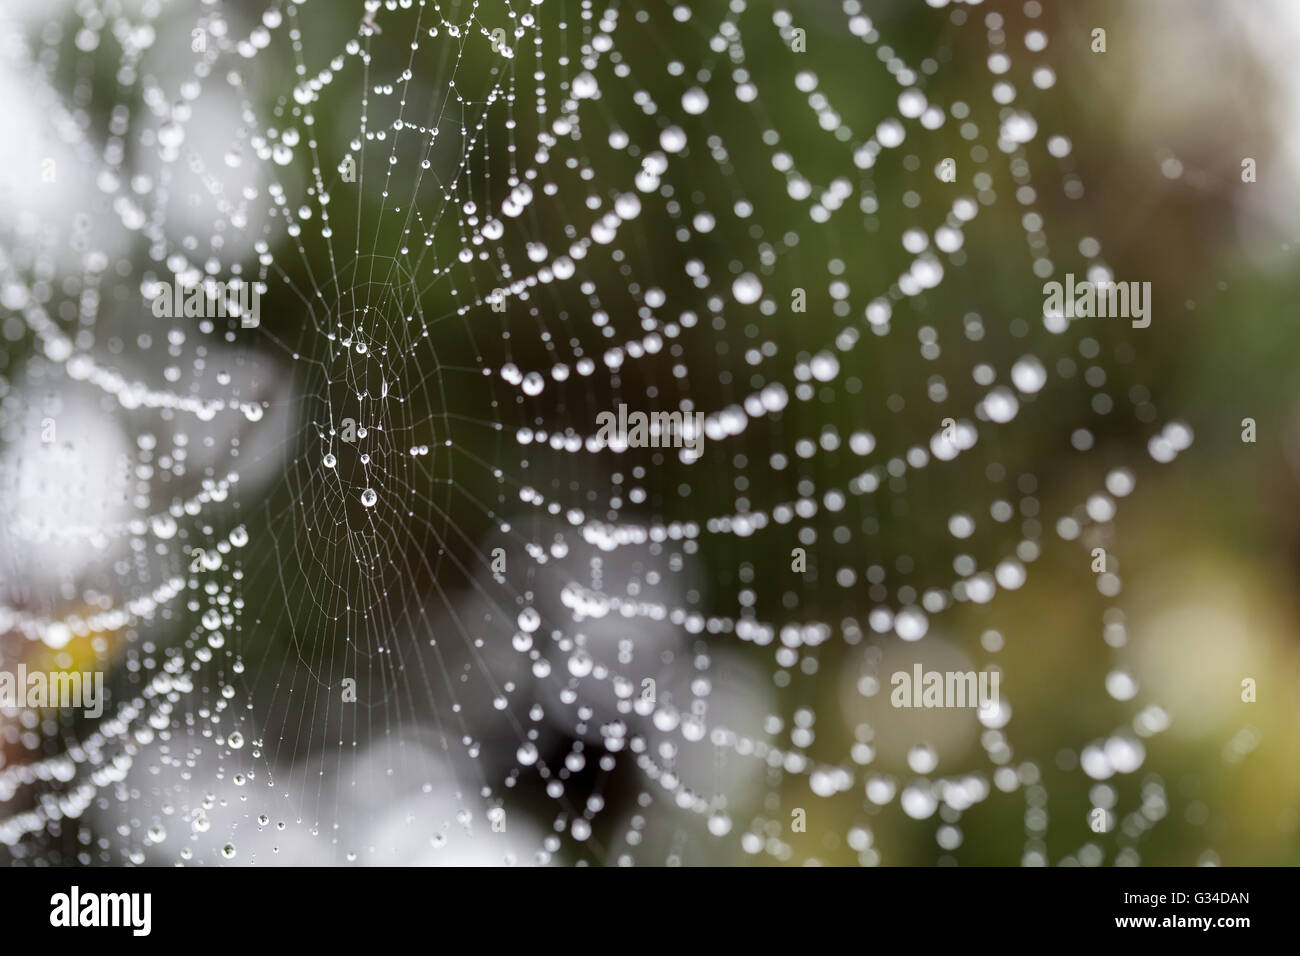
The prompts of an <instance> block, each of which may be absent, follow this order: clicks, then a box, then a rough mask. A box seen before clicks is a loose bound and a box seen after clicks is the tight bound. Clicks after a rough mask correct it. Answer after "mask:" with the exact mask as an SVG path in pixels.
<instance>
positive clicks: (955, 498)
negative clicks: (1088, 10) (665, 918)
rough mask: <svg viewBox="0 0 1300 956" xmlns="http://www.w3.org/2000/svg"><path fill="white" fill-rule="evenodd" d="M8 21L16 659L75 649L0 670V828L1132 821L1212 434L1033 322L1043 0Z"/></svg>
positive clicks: (173, 846)
mask: <svg viewBox="0 0 1300 956" xmlns="http://www.w3.org/2000/svg"><path fill="white" fill-rule="evenodd" d="M345 7H346V8H347V9H346V12H345V11H344V10H343V9H342V8H345ZM259 8H260V9H259ZM6 16H7V17H8V21H7V22H6V23H5V27H4V32H5V56H6V67H5V68H6V70H7V72H8V75H7V77H6V80H5V82H6V83H8V84H9V85H10V86H11V87H12V89H11V90H10V94H11V95H10V97H8V98H9V99H12V100H14V101H21V104H22V105H21V106H19V107H16V108H15V109H16V110H17V111H18V112H19V114H20V117H21V118H20V120H19V121H21V122H28V123H30V125H31V127H32V128H33V129H36V130H39V131H40V133H41V136H42V137H43V138H41V139H39V140H32V141H24V142H23V143H10V144H8V145H7V146H6V147H5V148H6V149H7V150H9V151H10V152H11V154H12V155H11V156H10V157H9V159H10V160H11V161H8V162H6V167H7V169H6V173H5V176H6V187H5V193H4V195H3V196H0V200H2V201H3V203H4V206H5V215H4V216H3V217H2V219H0V222H2V223H3V224H2V225H0V307H2V308H3V317H2V321H3V329H2V330H0V331H2V332H3V335H4V339H5V348H6V350H7V353H8V356H9V360H8V364H7V365H6V367H4V368H3V369H0V374H2V377H0V396H2V400H0V429H2V432H3V452H2V454H3V459H2V460H0V482H2V487H0V501H2V504H0V511H2V512H3V514H2V516H0V551H2V553H3V571H2V572H0V573H2V574H3V583H2V588H3V593H2V595H0V597H2V600H3V606H2V607H0V634H3V639H2V642H0V653H2V655H3V660H4V662H5V665H6V666H8V667H10V668H12V667H13V666H16V664H17V662H19V661H23V662H26V664H27V666H28V667H29V668H36V667H45V668H47V669H63V670H86V671H93V670H100V671H103V672H104V673H105V675H106V688H107V700H106V704H105V707H104V712H103V714H102V715H100V716H98V717H89V716H87V715H85V714H83V713H81V712H78V711H68V710H63V711H57V710H50V709H47V710H43V711H42V710H32V709H14V708H9V709H6V710H4V711H3V712H2V716H0V734H2V735H3V736H2V746H3V750H2V752H0V753H2V760H3V762H2V764H0V847H2V851H0V852H3V854H4V856H5V857H7V858H8V860H9V861H10V862H15V863H19V864H32V863H37V862H43V863H55V864H58V863H72V862H82V863H108V864H123V863H137V864H139V863H151V864H168V863H176V862H182V863H190V864H195V865H199V864H202V865H215V864H222V863H233V864H241V863H242V864H250V863H251V864H256V865H272V864H276V863H352V862H355V863H358V864H393V863H421V864H425V863H432V864H436V863H465V862H473V863H489V864H500V863H508V862H510V863H524V864H531V863H568V864H571V863H577V862H582V863H591V864H632V863H635V864H653V865H662V864H674V863H685V864H699V863H744V862H767V863H803V862H810V861H817V862H824V863H847V864H855V863H861V864H864V865H874V864H877V863H897V862H966V861H971V862H999V863H1010V864H1018V863H1027V864H1039V863H1052V864H1055V863H1059V862H1062V861H1078V862H1083V863H1090V864H1096V863H1100V862H1106V863H1112V862H1119V863H1136V862H1141V852H1140V847H1139V843H1140V840H1141V838H1142V836H1143V834H1144V833H1145V832H1146V831H1147V830H1149V829H1150V828H1152V827H1157V826H1159V823H1160V819H1161V817H1162V816H1163V807H1164V803H1165V797H1164V795H1163V789H1162V788H1163V785H1162V783H1161V779H1160V777H1159V775H1158V771H1159V768H1158V767H1153V766H1152V764H1153V760H1152V759H1150V758H1149V757H1148V753H1147V751H1148V749H1149V748H1150V747H1151V746H1152V741H1153V740H1154V739H1158V735H1159V733H1160V731H1161V730H1163V729H1164V727H1165V726H1166V724H1167V722H1168V719H1167V716H1166V714H1165V712H1164V711H1163V710H1162V709H1161V706H1160V701H1159V700H1156V699H1149V698H1148V697H1147V695H1146V693H1145V692H1144V691H1143V690H1142V689H1141V688H1140V687H1139V686H1138V684H1137V682H1136V681H1135V679H1134V677H1133V676H1132V675H1131V674H1130V673H1128V671H1126V670H1125V669H1124V667H1123V666H1122V665H1121V664H1120V662H1119V658H1118V657H1117V656H1116V655H1117V653H1118V651H1119V650H1120V649H1121V648H1123V647H1124V646H1125V644H1126V641H1127V635H1126V628H1125V620H1126V619H1125V613H1124V603H1123V595H1122V593H1121V591H1122V562H1123V559H1124V547H1123V537H1122V535H1120V533H1119V531H1118V528H1119V523H1118V516H1119V512H1120V511H1122V505H1123V503H1124V502H1123V499H1124V498H1125V497H1126V496H1127V495H1129V494H1130V492H1132V491H1134V490H1135V483H1136V478H1135V476H1136V471H1135V468H1134V466H1135V464H1138V462H1137V461H1136V459H1137V458H1138V457H1141V458H1143V459H1145V461H1144V462H1141V463H1140V464H1142V465H1143V467H1149V466H1150V464H1151V459H1152V458H1154V459H1155V460H1156V461H1158V462H1167V461H1170V460H1172V459H1173V458H1174V457H1176V455H1177V454H1178V452H1179V451H1180V450H1182V449H1184V448H1185V447H1187V446H1188V444H1189V443H1190V441H1191V434H1190V430H1189V429H1188V428H1187V427H1186V426H1185V425H1182V424H1180V423H1179V422H1178V421H1177V420H1176V419H1169V418H1166V417H1165V416H1164V415H1163V414H1162V413H1161V414H1158V413H1157V409H1156V407H1155V406H1154V405H1153V404H1152V401H1153V400H1152V396H1151V395H1150V394H1149V393H1148V392H1147V390H1146V389H1145V388H1144V387H1143V386H1142V384H1141V382H1140V381H1139V380H1138V379H1137V377H1136V373H1135V371H1134V369H1135V367H1137V366H1140V363H1137V362H1135V357H1136V356H1138V355H1140V349H1141V331H1140V330H1131V329H1130V326H1129V323H1128V322H1127V321H1125V320H1121V319H1087V318H1076V319H1070V318H1066V317H1065V316H1063V315H1061V314H1059V313H1047V314H1045V313H1044V309H1043V305H1042V302H1043V297H1042V291H1041V288H1042V285H1043V283H1044V282H1045V281H1048V280H1049V279H1051V278H1053V277H1058V276H1060V275H1062V274H1064V273H1066V272H1073V273H1076V274H1077V275H1079V276H1080V277H1082V276H1084V275H1088V276H1089V277H1091V278H1094V279H1096V278H1106V277H1109V276H1110V275H1111V274H1112V273H1111V269H1112V268H1113V265H1114V264H1112V263H1108V261H1107V259H1106V255H1105V241H1106V238H1107V237H1106V236H1105V235H1093V234H1092V233H1091V231H1090V230H1089V229H1088V227H1087V226H1086V225H1085V222H1086V220H1085V218H1084V217H1083V216H1082V215H1080V214H1079V213H1078V210H1080V209H1081V208H1083V206H1084V205H1085V195H1086V187H1087V183H1086V182H1085V180H1084V178H1083V177H1082V176H1081V175H1080V173H1079V171H1078V170H1077V169H1076V167H1075V164H1074V161H1073V152H1072V144H1071V139H1070V136H1071V130H1070V129H1069V128H1068V127H1067V124H1066V123H1065V120H1064V119H1063V117H1064V116H1066V115H1068V114H1067V112H1066V111H1064V110H1063V109H1062V108H1061V105H1060V103H1061V91H1060V89H1059V88H1058V87H1059V86H1061V85H1064V84H1065V83H1066V81H1067V79H1068V78H1066V77H1058V76H1057V72H1058V68H1057V67H1056V66H1055V65H1054V64H1055V63H1056V59H1055V57H1054V51H1053V47H1052V43H1051V38H1050V37H1049V35H1048V33H1047V31H1046V27H1045V25H1044V24H1043V23H1041V22H1040V21H1041V20H1043V19H1044V15H1043V12H1042V10H1041V9H1040V7H1039V5H1038V4H1037V3H1033V2H1031V3H1028V4H1021V3H1015V4H1011V3H1007V4H995V3H985V4H951V5H949V4H946V3H944V2H942V0H931V2H930V3H928V4H927V3H920V2H917V3H901V2H900V3H890V4H874V3H866V2H860V0H844V2H842V3H831V2H825V3H813V2H808V3H801V4H796V5H792V6H790V7H783V6H781V5H779V4H777V5H771V4H766V3H756V2H746V0H731V2H730V3H723V2H721V0H709V2H702V3H691V4H673V3H671V2H657V0H626V2H624V0H619V2H584V0H563V2H561V0H545V2H540V0H533V2H531V3H529V2H526V0H523V2H520V0H514V2H511V0H478V2H472V3H471V2H454V0H442V2H433V0H426V2H420V0H396V2H394V0H389V2H385V3H383V4H380V3H377V2H373V0H371V2H369V3H366V4H364V5H362V4H356V5H355V9H351V6H350V5H348V4H343V3H330V4H326V3H324V2H322V0H312V2H303V3H291V2H274V0H273V2H270V3H264V4H223V3H160V2H152V0H145V2H133V3H126V2H120V3H119V2H111V0H82V2H78V3H76V4H75V5H74V6H71V7H69V8H68V9H66V10H65V11H62V12H61V14H59V15H57V16H51V15H50V14H49V12H48V11H46V12H45V13H44V15H43V16H40V17H37V15H36V14H34V13H33V14H31V15H29V16H26V18H25V15H24V13H23V12H21V11H19V12H15V13H13V14H7V15H6ZM50 175H53V176H54V177H55V178H54V179H50V178H49V176H50ZM43 177H44V179H43ZM215 283H227V284H230V285H231V288H237V287H238V286H239V284H240V283H244V284H246V285H247V286H248V289H250V290H252V291H253V292H255V293H256V295H257V296H258V300H259V308H260V314H259V316H258V317H257V321H256V324H255V325H251V326H248V327H246V325H247V323H246V322H245V321H244V317H243V316H238V315H235V316H232V315H225V314H220V315H214V314H212V310H211V307H212V306H214V305H215V304H216V296H215V295H208V296H207V297H205V298H204V303H205V308H206V310H207V311H206V313H205V314H199V315H180V316H164V317H159V316H158V315H156V313H155V312H154V309H153V308H152V306H153V304H154V303H155V302H156V300H157V296H158V294H159V290H160V289H163V288H164V287H168V288H169V287H171V286H172V285H173V284H179V285H182V286H187V287H204V286H205V284H206V287H207V288H208V289H209V290H211V289H212V288H213V287H214V284H215ZM1008 357H1009V358H1008ZM620 405H623V406H626V408H627V409H631V410H634V411H635V410H640V411H643V412H655V411H665V412H680V413H683V415H685V416H687V417H690V416H691V415H693V414H694V413H701V414H702V415H703V419H702V420H703V440H702V442H701V443H700V444H699V446H698V451H696V450H694V449H692V448H688V447H653V446H651V447H633V446H631V445H629V443H628V442H626V441H622V440H619V439H617V438H616V439H614V440H606V439H605V438H602V437H601V435H600V432H599V429H598V426H597V416H598V415H599V414H600V413H602V412H608V411H616V410H617V409H618V408H619V406H620ZM1117 421H1118V422H1120V424H1118V425H1116V424H1115V423H1116V422H1117ZM51 422H52V423H53V429H52V430H51V429H50V427H49V423H51ZM1103 425H1104V427H1099V426H1103ZM51 432H52V437H51ZM1102 436H1104V440H1102ZM1116 436H1120V437H1116ZM1094 549H1102V551H1103V559H1102V560H1103V564H1102V566H1101V568H1100V570H1099V569H1097V568H1094V567H1093V564H1094V562H1095V560H1096V559H1095V557H1094V555H1095V553H1096V552H1095V550H1094ZM1107 562H1108V563H1107ZM1073 630H1083V631H1086V632H1087V633H1088V634H1089V635H1091V636H1090V638H1089V640H1088V641H1087V642H1086V646H1087V647H1088V648H1090V651H1089V654H1088V655H1087V656H1086V658H1083V659H1080V660H1075V661H1071V662H1068V671H1067V673H1068V674H1069V675H1070V680H1069V683H1068V684H1066V685H1061V684H1059V683H1057V681H1059V679H1060V677H1059V674H1060V664H1059V662H1054V661H1053V657H1052V655H1053V648H1054V647H1055V646H1056V644H1057V640H1058V638H1059V636H1060V635H1061V634H1062V633H1064V632H1066V631H1073ZM1016 642H1020V643H1021V645H1022V646H1031V647H1033V648H1034V652H1033V653H1032V654H1030V655H1028V656H1024V657H1018V658H1016V666H1014V667H1012V666H1010V665H1008V666H1006V667H1004V666H1003V664H1002V663H1001V660H1002V655H1003V654H1004V652H1005V650H1006V649H1007V648H1009V647H1011V646H1012V645H1013V644H1015V643H1016ZM1036 663H1037V664H1038V665H1041V667H1036V666H1035V664H1036ZM914 665H920V666H921V667H922V668H923V669H925V670H938V671H944V672H947V671H962V672H965V671H982V672H997V673H998V674H999V675H1000V678H1001V681H1000V688H1001V697H1000V700H999V701H998V702H997V703H996V704H994V705H992V706H988V707H985V708H983V709H970V708H966V709H942V710H927V709H921V710H913V709H900V708H897V707H895V706H893V705H891V702H890V696H891V675H892V674H894V673H896V672H898V671H906V672H909V673H910V672H911V671H912V669H913V666H914ZM1080 700H1088V701H1090V702H1091V703H1092V706H1091V707H1090V709H1088V710H1087V711H1086V712H1087V714H1089V715H1090V716H1089V718H1088V719H1086V720H1085V719H1084V718H1082V717H1080V718H1078V719H1076V720H1058V721H1056V722H1055V723H1053V724H1051V725H1050V727H1049V726H1045V725H1043V724H1042V723H1041V721H1040V722H1038V723H1035V722H1034V721H1030V720H1025V719H1023V718H1022V717H1021V711H1022V710H1025V711H1026V712H1029V713H1034V712H1038V713H1040V714H1041V713H1043V712H1050V713H1057V714H1059V713H1061V712H1064V711H1068V710H1069V709H1070V708H1072V707H1073V706H1075V703H1076V702H1077V701H1080ZM1098 713H1101V714H1104V715H1106V716H1105V717H1104V719H1101V720H1097V719H1094V717H1095V715H1096V714H1098ZM1049 784H1050V786H1049ZM1058 792H1059V793H1061V796H1060V797H1059V798H1058V796H1057V794H1058ZM1049 802H1053V803H1059V804H1060V806H1059V807H1058V806H1050V807H1049ZM1098 810H1100V811H1101V813H1100V814H1099V813H1097V811H1098ZM1018 818H1019V819H1021V820H1022V825H1020V824H1016V825H1013V826H1012V828H1011V830H1010V831H1005V830H1004V831H993V830H987V827H988V825H989V821H993V820H998V819H1010V820H1015V819H1018ZM982 828H983V829H982ZM985 832H988V833H993V832H1000V833H1005V832H1013V833H1014V834H1015V836H1014V838H1013V839H1011V840H1010V841H1008V840H1007V839H1005V838H1002V839H994V838H993V837H991V836H985V837H983V838H982V839H980V838H978V837H977V836H972V837H971V838H970V839H968V833H969V834H972V835H978V834H980V833H985Z"/></svg>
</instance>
